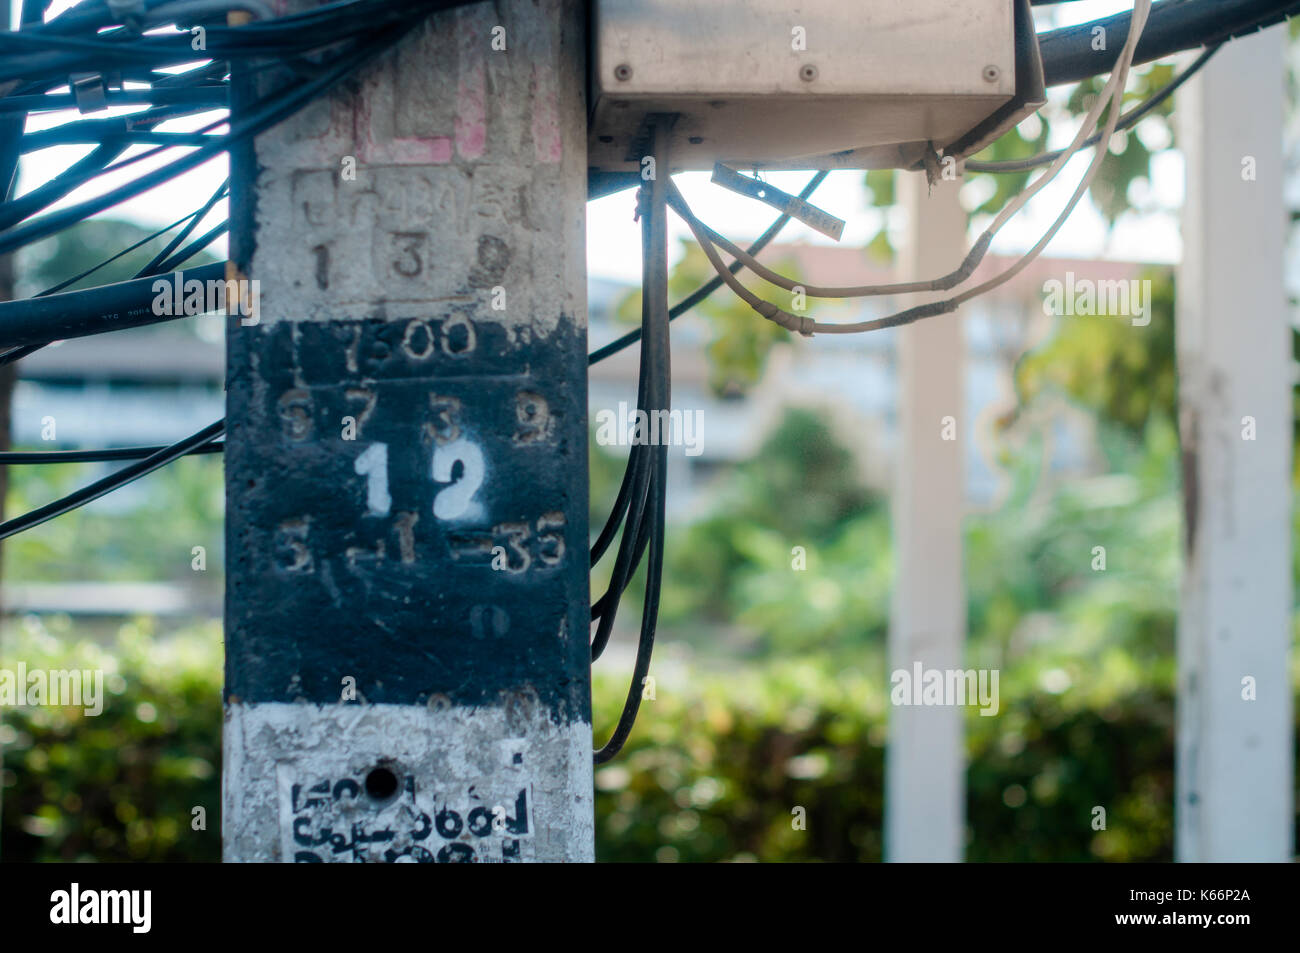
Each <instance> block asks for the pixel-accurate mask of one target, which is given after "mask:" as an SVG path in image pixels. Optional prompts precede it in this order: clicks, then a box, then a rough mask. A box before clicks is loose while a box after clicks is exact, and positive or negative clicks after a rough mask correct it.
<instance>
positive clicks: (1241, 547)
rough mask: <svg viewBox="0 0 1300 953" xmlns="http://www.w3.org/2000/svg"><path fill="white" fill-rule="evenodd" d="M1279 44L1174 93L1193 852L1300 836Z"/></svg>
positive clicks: (1181, 800) (1210, 855) (1184, 663)
mask: <svg viewBox="0 0 1300 953" xmlns="http://www.w3.org/2000/svg"><path fill="white" fill-rule="evenodd" d="M1285 41H1286V31H1285V30H1284V29H1281V28H1278V29H1273V30H1267V31H1265V32H1263V33H1261V34H1259V35H1257V36H1252V37H1250V38H1248V39H1242V40H1237V41H1235V42H1233V43H1229V44H1227V45H1226V46H1225V47H1224V48H1223V49H1222V50H1220V51H1219V53H1218V54H1217V55H1216V56H1215V57H1214V59H1213V60H1212V61H1211V62H1210V63H1209V64H1207V65H1206V67H1205V69H1204V70H1203V71H1202V72H1201V74H1200V75H1199V76H1197V77H1196V78H1195V79H1193V80H1192V81H1191V82H1189V83H1188V84H1187V87H1186V89H1184V90H1183V91H1182V92H1181V93H1180V94H1179V102H1178V116H1179V118H1180V121H1181V122H1182V131H1181V135H1180V142H1179V145H1180V146H1181V147H1182V149H1183V152H1184V155H1185V156H1186V158H1187V198H1186V205H1185V212H1184V224H1183V240H1184V242H1185V247H1184V250H1183V263H1182V267H1181V268H1180V270H1179V275H1178V320H1177V335H1178V374H1179V387H1178V393H1179V401H1180V407H1179V416H1180V421H1179V426H1180V430H1181V437H1182V449H1183V497H1184V507H1185V513H1186V520H1185V524H1186V525H1185V528H1184V534H1185V535H1184V542H1185V550H1184V552H1185V558H1186V567H1185V569H1184V579H1183V594H1182V606H1181V611H1180V613H1179V618H1178V765H1177V771H1178V790H1177V796H1178V803H1177V810H1176V812H1175V817H1176V825H1177V838H1176V845H1177V848H1176V852H1177V858H1178V859H1179V860H1184V861H1283V860H1289V859H1290V857H1291V848H1292V844H1293V843H1294V841H1293V833H1292V825H1293V816H1294V815H1293V810H1294V801H1293V792H1292V786H1291V779H1292V770H1293V755H1292V752H1293V750H1294V749H1293V739H1292V721H1291V682H1290V677H1289V672H1290V653H1289V650H1290V645H1291V607H1292V604H1293V600H1292V581H1291V455H1292V436H1291V434H1292V431H1291V386H1292V361H1291V332H1290V327H1289V322H1288V320H1287V313H1286V294H1285V289H1284V286H1283V248H1284V238H1285V219H1286V205H1285V203H1284V201H1283V190H1282V175H1283V166H1282V131H1281V130H1282V125H1283V122H1282V120H1283V103H1282V94H1283V88H1284V82H1285V75H1286V73H1285V68H1284V63H1285V60H1284V55H1285V49H1286V46H1285Z"/></svg>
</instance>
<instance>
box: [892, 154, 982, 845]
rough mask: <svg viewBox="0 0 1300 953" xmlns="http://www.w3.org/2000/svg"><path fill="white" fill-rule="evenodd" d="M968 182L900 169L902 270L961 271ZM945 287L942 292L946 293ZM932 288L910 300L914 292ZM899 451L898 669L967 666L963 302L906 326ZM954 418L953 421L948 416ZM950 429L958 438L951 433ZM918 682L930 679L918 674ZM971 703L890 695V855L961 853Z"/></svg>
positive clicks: (914, 273) (918, 273)
mask: <svg viewBox="0 0 1300 953" xmlns="http://www.w3.org/2000/svg"><path fill="white" fill-rule="evenodd" d="M959 185H960V182H955V181H954V182H945V181H940V182H936V183H935V186H934V189H933V191H932V192H929V191H928V190H927V186H926V180H925V176H924V175H923V174H920V173H900V174H899V186H900V194H901V200H902V202H903V204H904V206H905V207H906V208H907V210H908V215H909V231H908V237H907V241H906V245H905V247H904V249H903V250H902V253H901V264H902V270H903V275H902V278H903V280H909V279H916V278H921V277H933V276H936V275H940V274H944V273H946V272H948V271H950V270H951V269H952V268H954V267H955V266H956V264H957V263H958V262H960V261H961V260H962V258H963V256H964V255H965V253H966V248H965V234H966V214H965V212H963V211H962V208H961V206H960V205H959V204H958V202H957V190H958V186H959ZM935 297H938V296H935ZM920 301H921V299H916V300H915V301H912V300H909V304H912V303H920ZM898 335H899V336H898V371H899V374H898V376H899V421H898V432H899V455H898V470H897V478H896V480H895V484H894V549H895V553H896V559H897V568H896V573H897V575H896V578H895V580H894V601H893V610H892V620H891V623H890V628H889V656H890V670H891V672H896V671H899V670H903V671H906V672H907V673H908V675H909V678H911V677H912V676H911V673H913V671H914V669H915V666H916V665H917V663H920V666H921V669H922V670H923V671H928V670H931V669H939V670H944V669H959V668H962V643H963V637H964V634H965V630H966V594H965V585H964V582H963V571H962V539H961V525H962V510H963V495H964V487H965V485H964V480H963V467H962V458H963V447H962V441H963V439H965V435H966V434H967V433H968V432H969V429H968V427H967V426H966V421H965V419H964V413H963V390H964V383H965V381H964V354H965V337H964V333H963V325H962V319H961V316H960V314H958V315H946V316H943V317H939V318H934V319H931V320H927V321H921V322H919V323H917V324H914V325H912V326H910V327H906V328H901V329H900V330H899V332H898ZM948 417H950V418H952V420H951V421H945V419H944V418H948ZM946 424H950V425H951V426H949V427H947V433H946V435H947V436H949V437H955V439H944V437H945V425H946ZM913 688H914V690H916V691H919V686H913ZM963 717H964V714H963V709H962V708H959V707H945V706H919V705H917V706H901V705H894V706H891V710H890V720H889V748H888V753H887V756H886V765H885V858H886V859H887V860H891V861H946V862H953V861H960V860H961V859H962V848H963V844H964V840H965V836H964V826H965V825H964V817H965V770H966V759H965V754H964V749H963V733H962V719H963Z"/></svg>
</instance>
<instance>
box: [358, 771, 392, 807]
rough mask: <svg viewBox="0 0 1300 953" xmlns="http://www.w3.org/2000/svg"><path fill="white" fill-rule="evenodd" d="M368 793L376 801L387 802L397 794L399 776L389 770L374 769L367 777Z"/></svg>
mask: <svg viewBox="0 0 1300 953" xmlns="http://www.w3.org/2000/svg"><path fill="white" fill-rule="evenodd" d="M366 793H367V794H369V795H370V796H371V797H372V798H374V799H375V800H376V801H386V800H388V799H389V798H390V797H392V796H393V795H394V794H396V793H397V775H395V774H393V772H392V771H390V770H388V769H387V768H374V769H372V770H371V772H370V773H369V774H367V775H366Z"/></svg>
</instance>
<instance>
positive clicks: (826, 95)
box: [588, 0, 1045, 172]
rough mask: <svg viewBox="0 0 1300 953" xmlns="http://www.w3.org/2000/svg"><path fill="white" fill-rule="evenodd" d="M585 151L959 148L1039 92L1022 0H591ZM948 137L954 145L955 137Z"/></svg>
mask: <svg viewBox="0 0 1300 953" xmlns="http://www.w3.org/2000/svg"><path fill="white" fill-rule="evenodd" d="M592 11H593V12H592V17H593V21H592V33H591V36H592V44H593V49H592V56H591V90H590V94H591V95H590V100H589V102H590V109H591V116H590V138H589V143H588V145H589V165H590V166H591V167H592V168H594V169H597V170H600V171H604V172H619V171H634V170H636V169H638V168H639V162H640V158H641V156H642V155H644V154H645V151H646V143H645V141H644V140H645V132H646V117H647V116H648V115H651V114H656V113H668V114H676V115H677V120H676V123H675V125H674V127H673V135H672V143H671V147H672V156H673V162H672V166H673V170H674V171H678V170H687V169H709V168H711V167H712V166H713V164H714V162H717V161H720V162H725V163H727V164H728V165H733V166H736V167H738V168H766V169H814V168H893V167H909V166H914V165H916V164H917V163H918V162H919V161H920V159H921V156H922V155H923V153H924V151H925V149H926V148H927V145H928V144H930V143H932V144H933V145H934V147H935V148H937V149H942V148H945V147H947V148H948V153H949V154H952V153H953V152H959V153H960V154H962V155H968V154H970V153H972V152H974V151H977V149H979V148H983V146H984V144H986V143H987V142H989V141H991V140H992V139H993V138H995V137H996V136H997V135H1000V134H1001V133H1002V131H1005V130H1006V129H1008V128H1010V127H1011V126H1012V125H1014V124H1015V123H1016V122H1019V121H1020V119H1022V118H1024V117H1025V116H1026V115H1028V114H1029V113H1031V112H1032V111H1033V110H1034V109H1035V108H1037V106H1038V105H1041V103H1042V101H1043V100H1044V98H1045V97H1044V95H1043V84H1042V64H1041V60H1040V59H1039V58H1038V47H1037V41H1036V38H1035V36H1034V33H1033V22H1032V19H1031V17H1030V12H1029V3H1028V0H796V2H790V0H708V2H699V0H595V2H594V3H593V5H592ZM954 147H955V148H954Z"/></svg>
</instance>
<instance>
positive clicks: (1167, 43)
mask: <svg viewBox="0 0 1300 953" xmlns="http://www.w3.org/2000/svg"><path fill="white" fill-rule="evenodd" d="M1297 12H1300V3H1297V2H1296V0H1161V2H1159V3H1156V4H1154V5H1153V6H1152V7H1151V15H1150V17H1149V18H1148V20H1147V25H1146V28H1145V29H1143V31H1142V37H1141V39H1140V40H1139V41H1138V45H1137V49H1136V50H1135V52H1134V56H1133V65H1134V66H1137V65H1140V64H1142V63H1149V62H1151V61H1152V60H1157V59H1160V58H1161V57H1165V56H1171V55H1173V54H1174V53H1179V52H1182V51H1183V50H1191V49H1195V48H1196V47H1198V46H1208V45H1210V44H1213V43H1221V42H1223V41H1225V40H1229V39H1233V38H1236V37H1241V36H1246V35H1248V34H1250V33H1254V32H1256V31H1258V30H1261V29H1263V28H1265V27H1268V26H1272V25H1273V24H1275V23H1280V22H1282V21H1283V20H1285V19H1286V18H1287V17H1289V16H1292V15H1294V14H1295V13H1297ZM1132 19H1133V12H1132V11H1131V10H1128V11H1125V12H1123V13H1117V14H1115V15H1114V16H1110V17H1104V18H1102V19H1099V20H1092V21H1090V22H1087V23H1078V24H1075V25H1073V26H1068V27H1063V28H1061V29H1059V30H1049V31H1047V32H1045V33H1040V34H1038V48H1039V51H1040V52H1041V53H1042V57H1043V75H1044V80H1045V82H1046V84H1047V85H1048V86H1060V85H1062V84H1065V83H1077V82H1079V81H1081V80H1085V79H1088V78H1089V77H1092V76H1100V75H1101V74H1103V73H1109V72H1110V70H1111V67H1113V66H1114V65H1115V60H1116V59H1117V58H1118V56H1119V51H1120V50H1121V49H1123V47H1124V43H1125V41H1126V40H1127V39H1128V30H1129V24H1130V23H1131V22H1132ZM1098 27H1100V28H1101V29H1102V30H1104V31H1105V37H1106V49H1105V50H1097V49H1095V48H1094V44H1095V42H1096V37H1097V35H1098V34H1097V33H1096V32H1095V30H1096V29H1097V28H1098Z"/></svg>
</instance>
